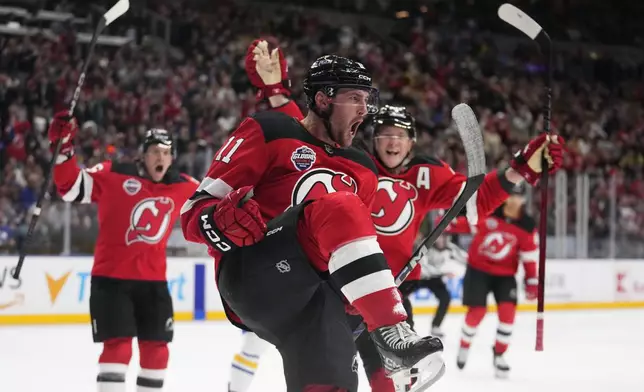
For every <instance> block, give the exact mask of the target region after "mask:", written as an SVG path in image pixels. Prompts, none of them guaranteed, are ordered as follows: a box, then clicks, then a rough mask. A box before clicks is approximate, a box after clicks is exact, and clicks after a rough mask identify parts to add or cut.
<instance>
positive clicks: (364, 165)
mask: <svg viewBox="0 0 644 392" xmlns="http://www.w3.org/2000/svg"><path fill="white" fill-rule="evenodd" d="M243 186H252V187H253V199H254V200H255V201H257V203H258V204H259V207H260V211H261V213H262V217H263V218H264V220H265V221H269V220H271V219H273V218H275V217H276V216H278V215H280V214H281V213H282V212H284V211H285V210H286V209H287V208H289V207H291V206H294V205H297V204H300V203H302V202H303V201H305V200H309V199H316V198H318V197H320V196H322V195H325V194H327V193H331V192H337V191H348V192H353V193H356V194H357V195H358V196H359V197H360V199H361V200H362V201H363V202H364V203H365V204H366V205H367V206H369V207H370V206H371V204H372V202H373V198H374V195H375V191H376V186H377V178H376V167H375V165H374V164H373V162H372V161H371V159H370V158H369V156H368V155H367V154H365V153H364V152H362V151H360V150H358V149H355V148H344V149H343V148H336V147H335V146H331V145H330V144H327V143H324V142H322V141H321V140H319V139H317V138H315V137H314V136H313V135H311V134H310V133H309V132H308V131H307V130H306V129H305V128H304V127H303V126H302V124H301V123H300V122H299V121H297V120H296V119H294V118H292V117H291V116H289V115H286V114H284V113H280V112H274V111H270V112H260V113H255V114H254V115H252V116H251V117H249V118H246V119H245V120H244V121H243V122H242V123H241V125H240V126H239V127H238V128H237V129H236V130H235V131H234V132H233V133H232V134H231V136H230V138H229V139H228V140H227V141H226V143H225V144H224V145H223V146H222V147H221V148H220V149H219V151H218V152H217V153H216V155H215V159H214V161H213V163H212V165H211V166H210V169H209V171H208V174H207V176H206V177H205V178H204V179H203V181H202V182H201V185H199V189H198V190H197V192H196V193H195V194H194V195H193V197H191V198H190V200H188V201H187V202H186V203H185V204H184V206H183V208H182V210H181V224H182V227H183V233H184V236H185V237H186V239H187V240H188V241H193V242H198V243H206V244H207V242H205V241H204V239H203V238H202V234H201V232H200V229H199V222H198V220H199V213H200V212H201V210H203V209H204V208H206V207H209V206H212V205H214V204H217V203H218V202H219V200H221V199H222V198H223V197H224V196H225V195H226V194H228V193H229V192H231V191H232V190H234V189H239V188H241V187H243ZM210 254H211V255H212V256H213V257H214V258H215V259H216V260H217V259H218V258H219V253H218V252H217V251H216V250H215V249H213V248H212V247H211V248H210Z"/></svg>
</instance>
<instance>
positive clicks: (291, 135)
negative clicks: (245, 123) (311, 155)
mask: <svg viewBox="0 0 644 392" xmlns="http://www.w3.org/2000/svg"><path fill="white" fill-rule="evenodd" d="M251 118H252V119H254V120H255V121H257V123H258V124H259V126H260V128H261V129H262V133H263V134H264V140H265V141H266V143H269V142H271V141H273V140H278V139H296V140H299V141H302V142H304V143H308V144H310V145H313V146H318V147H321V148H324V149H325V150H326V149H327V148H331V150H329V151H330V154H333V155H335V156H339V157H343V158H346V159H349V160H351V161H354V162H356V163H358V164H360V165H362V166H364V167H366V168H367V169H369V170H371V171H372V172H373V173H374V174H375V175H376V176H377V175H378V168H376V164H375V163H373V161H372V160H371V158H370V157H369V155H368V154H367V153H366V152H364V151H362V150H361V149H359V148H355V147H348V148H334V147H331V146H329V145H328V144H326V143H324V142H322V141H320V140H318V139H316V138H315V136H313V135H311V134H310V133H309V132H308V131H307V130H306V129H305V128H304V126H303V125H302V124H301V123H300V122H299V121H298V120H296V119H294V118H293V117H291V116H289V115H287V114H284V113H282V112H273V111H265V112H258V113H255V114H253V115H251Z"/></svg>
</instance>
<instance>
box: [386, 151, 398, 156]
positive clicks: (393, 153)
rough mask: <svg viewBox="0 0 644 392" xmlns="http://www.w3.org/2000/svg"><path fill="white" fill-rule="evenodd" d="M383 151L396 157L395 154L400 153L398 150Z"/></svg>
mask: <svg viewBox="0 0 644 392" xmlns="http://www.w3.org/2000/svg"><path fill="white" fill-rule="evenodd" d="M385 152H386V153H387V155H389V156H393V157H396V156H398V154H400V151H390V150H387V151H385Z"/></svg>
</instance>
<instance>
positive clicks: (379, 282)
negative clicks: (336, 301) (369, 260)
mask: <svg viewBox="0 0 644 392" xmlns="http://www.w3.org/2000/svg"><path fill="white" fill-rule="evenodd" d="M393 287H396V283H395V282H394V277H393V275H392V274H391V271H390V270H388V269H387V270H382V271H378V272H373V273H371V274H369V275H365V276H363V277H361V278H358V279H356V280H354V281H352V282H351V283H347V284H346V285H344V286H343V287H342V289H341V291H342V294H344V296H345V297H347V299H348V300H349V302H350V303H353V302H355V301H356V300H358V299H360V298H362V297H365V296H367V295H369V294H373V293H375V292H378V291H381V290H386V289H390V288H393Z"/></svg>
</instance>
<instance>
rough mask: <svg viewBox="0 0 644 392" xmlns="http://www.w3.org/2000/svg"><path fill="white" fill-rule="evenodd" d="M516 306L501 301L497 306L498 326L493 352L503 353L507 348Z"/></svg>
mask: <svg viewBox="0 0 644 392" xmlns="http://www.w3.org/2000/svg"><path fill="white" fill-rule="evenodd" d="M516 310H517V307H516V305H515V304H513V303H512V302H501V303H500V304H499V307H498V314H499V326H498V327H497V329H496V342H495V344H494V352H495V353H496V354H497V355H498V354H503V353H505V351H506V350H507V349H508V345H509V344H510V338H511V337H512V326H513V325H514V316H515V315H516Z"/></svg>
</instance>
